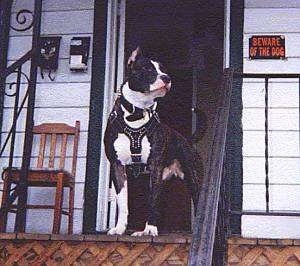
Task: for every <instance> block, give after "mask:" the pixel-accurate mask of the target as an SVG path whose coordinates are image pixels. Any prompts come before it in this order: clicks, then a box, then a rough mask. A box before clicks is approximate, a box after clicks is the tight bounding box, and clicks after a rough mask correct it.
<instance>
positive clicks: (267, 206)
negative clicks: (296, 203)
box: [230, 73, 300, 217]
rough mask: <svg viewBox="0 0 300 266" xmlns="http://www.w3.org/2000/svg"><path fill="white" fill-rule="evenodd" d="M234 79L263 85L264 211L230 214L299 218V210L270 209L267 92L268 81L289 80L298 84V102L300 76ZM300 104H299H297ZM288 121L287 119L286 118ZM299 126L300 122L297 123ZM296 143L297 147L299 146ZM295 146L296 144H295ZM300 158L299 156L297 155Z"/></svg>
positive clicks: (248, 75)
mask: <svg viewBox="0 0 300 266" xmlns="http://www.w3.org/2000/svg"><path fill="white" fill-rule="evenodd" d="M234 78H238V79H243V80H244V81H245V80H247V79H252V81H253V80H255V81H257V82H259V81H260V82H261V81H263V84H264V168H265V169H264V170H265V180H264V185H265V196H264V198H265V210H261V211H260V210H259V211H254V210H244V211H243V210H230V213H231V214H236V215H263V216H294V217H295V216H298V217H300V210H299V211H278V210H272V208H270V169H269V168H270V162H269V160H270V151H269V147H270V140H269V134H270V131H271V130H270V128H269V112H270V102H269V101H270V99H269V98H270V97H269V95H270V91H269V85H270V79H272V81H274V79H277V80H278V79H282V80H287V79H289V82H291V80H294V81H296V82H297V83H298V97H299V100H298V101H300V74H296V73H295V74H294V73H291V74H283V73H282V74H279V73H278V74H273V73H269V74H259V73H234ZM299 104H300V102H299ZM298 113H299V115H298V116H299V118H300V107H299V105H298ZM287 119H288V117H287ZM298 123H299V124H300V121H299V122H298ZM299 124H298V133H299V143H300V130H299ZM299 143H298V145H299ZM296 145H297V144H296ZM299 156H300V155H299Z"/></svg>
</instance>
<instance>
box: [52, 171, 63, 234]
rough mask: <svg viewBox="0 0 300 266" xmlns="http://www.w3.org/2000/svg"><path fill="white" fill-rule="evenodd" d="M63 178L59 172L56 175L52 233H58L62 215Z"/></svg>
mask: <svg viewBox="0 0 300 266" xmlns="http://www.w3.org/2000/svg"><path fill="white" fill-rule="evenodd" d="M63 178H64V174H63V173H59V174H58V175H57V185H56V193H55V205H54V220H53V230H52V233H53V234H59V231H60V225H61V216H62V203H63V193H64V187H63Z"/></svg>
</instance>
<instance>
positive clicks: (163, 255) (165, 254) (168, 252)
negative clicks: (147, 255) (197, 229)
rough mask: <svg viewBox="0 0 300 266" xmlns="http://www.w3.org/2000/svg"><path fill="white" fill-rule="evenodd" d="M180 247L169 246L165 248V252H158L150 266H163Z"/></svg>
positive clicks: (177, 245)
mask: <svg viewBox="0 0 300 266" xmlns="http://www.w3.org/2000/svg"><path fill="white" fill-rule="evenodd" d="M178 247H179V244H176V245H174V244H167V245H165V246H164V248H163V250H162V251H160V252H158V253H157V254H156V256H155V257H154V258H153V259H152V261H151V263H150V264H149V266H156V265H161V264H162V263H163V262H164V261H165V260H167V258H168V257H169V256H170V255H171V254H172V253H173V252H174V251H175V250H176V249H177V248H178Z"/></svg>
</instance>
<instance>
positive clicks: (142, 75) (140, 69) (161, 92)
mask: <svg viewBox="0 0 300 266" xmlns="http://www.w3.org/2000/svg"><path fill="white" fill-rule="evenodd" d="M128 85H129V89H130V90H132V91H134V92H139V93H142V94H144V97H147V99H148V101H149V100H150V99H151V100H152V101H153V100H154V99H155V98H158V97H164V96H165V95H166V93H167V92H168V91H169V90H170V88H171V78H170V77H169V76H168V74H167V73H166V72H164V71H162V67H161V65H160V64H159V63H158V62H156V61H153V60H151V59H150V58H147V57H145V56H143V54H142V52H141V49H140V48H139V47H138V48H137V49H136V50H134V51H133V52H132V54H131V56H130V57H129V59H128Z"/></svg>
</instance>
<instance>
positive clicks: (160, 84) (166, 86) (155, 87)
mask: <svg viewBox="0 0 300 266" xmlns="http://www.w3.org/2000/svg"><path fill="white" fill-rule="evenodd" d="M170 89H171V82H164V81H163V80H161V79H157V80H156V81H155V82H154V83H153V84H151V85H150V91H162V92H164V93H167V92H169V91H170Z"/></svg>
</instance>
